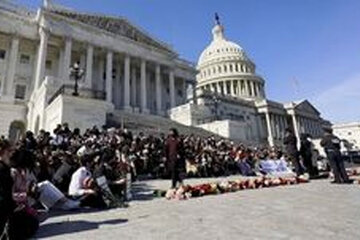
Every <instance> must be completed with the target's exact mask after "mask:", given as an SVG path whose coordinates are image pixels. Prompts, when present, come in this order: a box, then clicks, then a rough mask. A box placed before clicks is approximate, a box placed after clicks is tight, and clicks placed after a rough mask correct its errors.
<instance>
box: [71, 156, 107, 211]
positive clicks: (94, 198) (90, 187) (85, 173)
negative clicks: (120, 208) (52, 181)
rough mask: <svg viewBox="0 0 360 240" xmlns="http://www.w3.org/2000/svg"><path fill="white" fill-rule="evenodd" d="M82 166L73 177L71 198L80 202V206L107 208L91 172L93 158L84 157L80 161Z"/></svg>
mask: <svg viewBox="0 0 360 240" xmlns="http://www.w3.org/2000/svg"><path fill="white" fill-rule="evenodd" d="M80 162H81V166H80V167H79V168H78V169H77V170H76V171H75V172H74V173H73V175H72V176H71V181H70V185H69V191H68V194H69V196H71V197H73V198H74V199H76V200H80V206H86V207H93V208H105V207H106V204H105V202H104V200H103V199H102V196H101V193H100V190H99V189H96V185H95V182H94V179H93V178H92V174H91V172H90V167H91V158H90V157H87V156H84V157H81V159H80Z"/></svg>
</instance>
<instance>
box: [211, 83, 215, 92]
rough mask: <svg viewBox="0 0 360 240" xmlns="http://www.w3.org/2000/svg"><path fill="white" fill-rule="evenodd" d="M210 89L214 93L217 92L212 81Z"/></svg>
mask: <svg viewBox="0 0 360 240" xmlns="http://www.w3.org/2000/svg"><path fill="white" fill-rule="evenodd" d="M210 91H211V92H212V93H216V92H215V87H214V84H213V83H210Z"/></svg>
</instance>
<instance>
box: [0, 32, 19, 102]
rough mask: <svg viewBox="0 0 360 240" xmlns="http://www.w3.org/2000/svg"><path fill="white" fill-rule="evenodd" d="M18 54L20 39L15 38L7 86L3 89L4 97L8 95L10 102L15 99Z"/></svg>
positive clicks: (12, 40) (12, 44) (7, 73)
mask: <svg viewBox="0 0 360 240" xmlns="http://www.w3.org/2000/svg"><path fill="white" fill-rule="evenodd" d="M18 52H19V39H18V38H17V37H14V38H13V39H11V47H10V56H9V65H8V67H7V72H6V85H5V86H4V87H3V89H2V91H3V94H2V96H4V95H5V94H6V95H7V96H8V97H9V100H11V99H14V97H15V96H14V81H15V71H16V64H17V55H18ZM4 93H5V94H4Z"/></svg>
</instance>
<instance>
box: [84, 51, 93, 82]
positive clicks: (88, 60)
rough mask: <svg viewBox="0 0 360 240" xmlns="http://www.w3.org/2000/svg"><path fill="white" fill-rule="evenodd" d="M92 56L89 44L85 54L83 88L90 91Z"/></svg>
mask: <svg viewBox="0 0 360 240" xmlns="http://www.w3.org/2000/svg"><path fill="white" fill-rule="evenodd" d="M93 55H94V47H93V46H92V45H90V44H89V45H88V47H87V52H86V70H85V86H86V87H88V88H90V89H92V69H93Z"/></svg>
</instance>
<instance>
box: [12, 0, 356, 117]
mask: <svg viewBox="0 0 360 240" xmlns="http://www.w3.org/2000/svg"><path fill="white" fill-rule="evenodd" d="M14 1H15V0H14ZM16 1H17V2H20V3H22V4H26V5H29V6H32V7H34V6H38V5H39V3H40V2H41V1H40V0H16ZM55 2H56V3H59V4H62V5H64V6H67V7H70V8H74V9H77V10H80V11H88V12H96V13H104V14H110V15H115V16H123V17H126V18H127V19H129V20H130V21H131V22H133V23H135V24H136V25H138V26H140V27H141V28H143V29H145V30H146V31H147V32H149V33H150V34H151V35H152V36H154V37H156V38H158V39H160V40H162V41H165V42H167V43H169V44H170V45H172V46H173V48H174V49H175V50H176V51H177V52H178V53H179V54H180V55H181V56H182V57H183V58H185V59H187V60H190V61H193V62H197V59H198V57H199V55H200V53H201V51H202V50H203V49H204V48H205V47H206V46H207V45H208V44H209V42H210V41H211V28H212V27H213V24H214V13H215V12H218V13H219V15H220V17H221V22H222V23H223V25H224V26H225V34H226V37H227V38H228V39H229V40H231V41H234V42H236V43H238V44H239V45H240V46H242V48H243V49H244V50H245V51H246V52H247V54H248V55H249V56H250V58H251V59H252V60H253V61H254V62H255V64H256V65H257V70H258V73H259V74H260V75H262V76H263V77H264V78H265V81H266V92H267V96H268V98H269V99H271V100H276V101H282V102H287V101H291V100H299V99H305V98H306V99H309V100H310V101H311V102H312V103H313V104H314V105H315V106H316V107H317V108H319V110H320V111H321V113H322V115H323V117H324V118H327V119H329V120H331V121H334V122H343V121H360V14H359V12H360V0H221V1H220V0H56V1H55Z"/></svg>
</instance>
